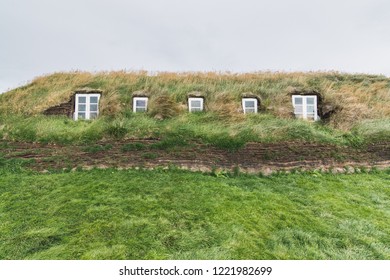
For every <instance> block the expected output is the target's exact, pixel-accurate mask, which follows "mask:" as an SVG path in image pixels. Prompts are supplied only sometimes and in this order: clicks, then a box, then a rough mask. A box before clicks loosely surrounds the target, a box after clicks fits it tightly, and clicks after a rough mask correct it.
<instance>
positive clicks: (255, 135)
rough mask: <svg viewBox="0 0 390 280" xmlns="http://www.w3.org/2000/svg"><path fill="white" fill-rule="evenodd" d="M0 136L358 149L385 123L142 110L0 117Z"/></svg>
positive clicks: (383, 132)
mask: <svg viewBox="0 0 390 280" xmlns="http://www.w3.org/2000/svg"><path fill="white" fill-rule="evenodd" d="M0 123H2V124H3V125H2V126H1V127H0V138H2V139H6V140H11V141H26V142H41V143H57V144H65V145H66V144H81V145H82V144H86V145H89V144H93V143H94V142H96V141H98V140H103V141H115V140H119V139H144V138H154V139H160V140H161V144H160V148H162V149H164V148H171V147H176V146H188V145H190V143H191V142H192V141H197V142H200V143H205V144H210V145H213V146H215V147H218V148H222V149H228V150H236V149H239V148H242V147H243V146H244V145H245V144H246V143H248V142H260V143H276V142H286V141H296V140H299V141H306V142H317V143H325V144H333V145H346V146H351V147H358V146H361V145H363V144H364V143H373V142H379V141H388V140H389V139H390V121H389V120H386V119H384V120H376V121H365V122H361V123H360V124H359V125H356V126H355V127H354V128H353V129H352V130H350V131H342V130H338V129H333V128H330V127H328V126H324V125H322V124H321V123H310V122H307V121H303V120H295V119H281V118H277V117H275V116H272V115H265V114H262V115H252V116H246V117H245V118H244V119H243V120H242V121H240V122H227V121H225V120H223V119H218V117H217V116H216V115H215V114H213V113H199V114H189V113H186V114H182V115H180V116H178V117H176V118H170V119H166V120H163V121H160V120H156V119H154V118H150V117H148V116H145V115H142V114H133V113H129V114H128V115H127V116H123V117H118V118H115V119H114V118H111V117H100V118H99V119H97V120H94V121H92V122H90V121H78V122H74V121H72V120H69V119H67V118H66V117H47V116H36V117H21V116H13V117H1V116H0Z"/></svg>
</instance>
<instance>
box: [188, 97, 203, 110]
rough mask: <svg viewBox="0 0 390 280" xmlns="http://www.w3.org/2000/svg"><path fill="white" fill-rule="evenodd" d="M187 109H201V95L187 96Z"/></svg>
mask: <svg viewBox="0 0 390 280" xmlns="http://www.w3.org/2000/svg"><path fill="white" fill-rule="evenodd" d="M188 110H189V111H190V112H200V111H203V98H201V97H190V98H188Z"/></svg>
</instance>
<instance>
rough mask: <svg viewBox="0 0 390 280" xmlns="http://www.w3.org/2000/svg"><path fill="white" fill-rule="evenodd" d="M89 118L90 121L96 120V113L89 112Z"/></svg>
mask: <svg viewBox="0 0 390 280" xmlns="http://www.w3.org/2000/svg"><path fill="white" fill-rule="evenodd" d="M89 118H90V119H96V118H97V113H92V112H91V113H90V114H89Z"/></svg>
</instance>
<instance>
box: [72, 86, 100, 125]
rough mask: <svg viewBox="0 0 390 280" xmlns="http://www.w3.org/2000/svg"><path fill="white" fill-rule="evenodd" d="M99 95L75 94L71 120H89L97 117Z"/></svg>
mask: <svg viewBox="0 0 390 280" xmlns="http://www.w3.org/2000/svg"><path fill="white" fill-rule="evenodd" d="M99 99H100V94H98V93H96V94H95V93H94V94H84V93H76V102H75V110H74V115H73V119H74V120H79V119H82V120H91V119H95V118H97V116H98V115H99Z"/></svg>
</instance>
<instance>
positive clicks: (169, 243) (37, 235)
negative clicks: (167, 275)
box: [0, 165, 390, 259]
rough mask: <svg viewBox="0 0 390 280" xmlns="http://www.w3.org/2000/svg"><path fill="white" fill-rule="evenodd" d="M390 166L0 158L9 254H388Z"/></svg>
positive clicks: (0, 217) (2, 254)
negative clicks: (211, 166)
mask: <svg viewBox="0 0 390 280" xmlns="http://www.w3.org/2000/svg"><path fill="white" fill-rule="evenodd" d="M389 197H390V170H387V171H380V172H379V171H378V172H372V173H361V174H353V175H332V174H319V173H305V174H289V175H274V176H270V177H258V176H249V175H238V176H227V175H226V174H214V176H213V175H207V174H201V173H191V172H186V171H178V170H154V171H147V170H122V171H119V170H114V169H107V170H91V171H76V172H70V173H54V174H38V173H32V172H28V171H23V170H19V169H18V168H10V167H9V166H8V167H7V166H4V165H3V167H2V168H0V259H390V223H389V221H390V200H389Z"/></svg>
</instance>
